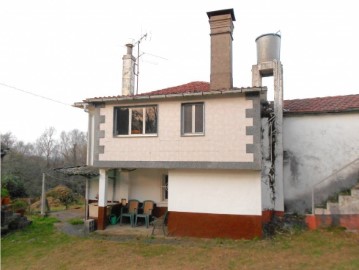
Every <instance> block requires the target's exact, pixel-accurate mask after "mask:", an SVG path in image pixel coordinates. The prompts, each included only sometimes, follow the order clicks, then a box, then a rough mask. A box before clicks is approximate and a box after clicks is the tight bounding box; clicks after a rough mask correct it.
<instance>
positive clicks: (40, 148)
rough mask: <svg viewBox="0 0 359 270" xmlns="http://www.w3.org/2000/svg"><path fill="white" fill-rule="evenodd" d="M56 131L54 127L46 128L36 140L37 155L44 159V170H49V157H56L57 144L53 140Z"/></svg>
mask: <svg viewBox="0 0 359 270" xmlns="http://www.w3.org/2000/svg"><path fill="white" fill-rule="evenodd" d="M55 133H56V130H55V128H54V127H49V128H47V129H46V130H45V131H44V132H43V133H42V135H41V136H40V137H39V138H38V139H37V140H36V148H37V152H38V155H40V156H43V157H45V159H46V168H50V160H51V157H55V156H56V150H57V149H56V148H57V142H56V140H55V138H54V136H55Z"/></svg>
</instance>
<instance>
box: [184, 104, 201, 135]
mask: <svg viewBox="0 0 359 270" xmlns="http://www.w3.org/2000/svg"><path fill="white" fill-rule="evenodd" d="M188 105H191V107H192V117H191V121H192V123H191V126H192V128H191V132H185V115H184V114H185V107H186V106H188ZM196 105H202V111H203V114H202V130H203V131H202V132H196V126H195V124H196V110H195V108H196ZM204 135H205V104H204V102H189V103H182V104H181V136H183V137H190V136H204Z"/></svg>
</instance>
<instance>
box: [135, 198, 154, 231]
mask: <svg viewBox="0 0 359 270" xmlns="http://www.w3.org/2000/svg"><path fill="white" fill-rule="evenodd" d="M154 206H155V202H154V201H150V200H146V201H144V202H143V206H142V208H141V209H140V211H139V213H138V214H137V215H136V221H135V226H137V220H138V219H139V218H144V219H145V223H146V228H148V226H149V225H150V218H151V217H152V210H153V207H154Z"/></svg>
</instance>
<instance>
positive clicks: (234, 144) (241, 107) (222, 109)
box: [99, 96, 253, 162]
mask: <svg viewBox="0 0 359 270" xmlns="http://www.w3.org/2000/svg"><path fill="white" fill-rule="evenodd" d="M202 101H203V102H204V105H205V136H191V137H182V136H181V103H182V102H183V99H182V100H177V101H175V100H173V101H169V100H165V101H155V102H153V103H151V104H158V136H156V137H135V138H134V137H131V138H128V137H127V138H123V137H122V138H118V137H113V110H114V109H113V108H114V106H113V105H107V106H106V107H105V108H101V111H100V113H101V115H105V119H106V120H105V123H103V124H100V129H101V130H104V131H105V138H101V139H100V145H101V146H105V153H104V154H100V156H99V159H100V160H101V161H111V160H121V161H193V160H196V161H212V162H213V161H218V162H231V161H233V162H252V161H253V154H252V153H246V145H247V144H251V143H253V136H251V135H248V136H247V135H246V126H252V125H253V119H252V118H246V116H245V112H246V109H250V108H252V107H253V102H252V100H246V99H245V97H244V96H231V97H223V98H218V97H216V98H208V97H207V98H204V97H201V98H200V99H191V100H190V99H189V100H186V102H202ZM147 104H149V103H147ZM128 105H131V104H128ZM132 105H133V104H132Z"/></svg>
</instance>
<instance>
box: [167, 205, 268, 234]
mask: <svg viewBox="0 0 359 270" xmlns="http://www.w3.org/2000/svg"><path fill="white" fill-rule="evenodd" d="M168 233H169V235H173V236H190V237H202V238H217V237H218V238H232V239H240V238H246V239H251V238H254V237H261V236H262V216H260V215H259V216H255V215H224V214H205V213H187V212H172V211H171V212H170V213H169V218H168Z"/></svg>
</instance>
